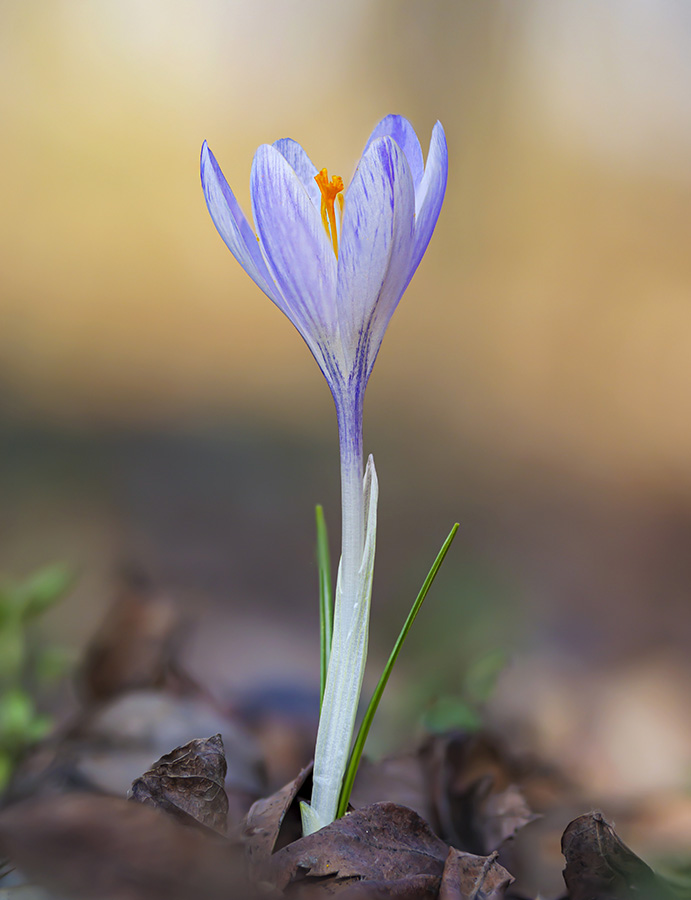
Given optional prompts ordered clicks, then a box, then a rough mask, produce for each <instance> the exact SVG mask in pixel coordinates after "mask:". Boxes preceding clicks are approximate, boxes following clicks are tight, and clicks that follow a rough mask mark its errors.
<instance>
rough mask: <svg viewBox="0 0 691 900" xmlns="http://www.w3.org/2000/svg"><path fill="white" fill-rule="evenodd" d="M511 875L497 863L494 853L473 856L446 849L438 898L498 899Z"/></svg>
mask: <svg viewBox="0 0 691 900" xmlns="http://www.w3.org/2000/svg"><path fill="white" fill-rule="evenodd" d="M512 881H513V877H512V876H511V875H510V874H509V872H507V871H506V869H505V868H503V866H500V865H499V863H498V862H497V854H496V853H491V854H490V855H489V856H474V855H473V854H472V853H464V852H463V851H462V850H455V849H454V848H453V847H451V848H450V849H449V855H448V857H447V860H446V865H445V866H444V873H443V875H442V879H441V885H440V888H439V900H501V898H502V897H504V895H505V893H506V889H507V888H508V886H509V885H510V884H511V882H512Z"/></svg>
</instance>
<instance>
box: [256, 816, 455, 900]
mask: <svg viewBox="0 0 691 900" xmlns="http://www.w3.org/2000/svg"><path fill="white" fill-rule="evenodd" d="M448 850H449V848H448V845H447V844H445V843H444V841H442V840H441V839H440V838H438V837H437V836H436V835H435V834H434V833H433V832H432V830H431V829H430V827H429V825H428V824H427V823H426V822H425V821H424V819H421V818H420V816H418V814H417V813H416V812H414V811H413V810H411V809H407V808H406V807H405V806H396V805H395V804H393V803H375V804H373V805H372V806H367V807H365V808H364V809H359V810H356V811H355V812H352V813H350V814H348V815H346V816H344V817H343V818H342V819H337V820H336V821H335V822H332V823H331V824H330V825H327V826H326V827H325V828H322V829H320V830H319V831H316V832H315V833H314V834H310V835H307V837H303V838H301V839H300V840H297V841H294V842H293V843H292V844H289V845H288V846H287V847H284V848H283V849H281V850H279V851H277V852H276V853H274V854H273V855H272V856H271V857H270V859H269V860H268V861H267V865H266V870H265V872H264V876H263V879H262V880H264V881H268V882H270V883H272V884H274V885H275V886H276V887H277V888H279V890H285V889H286V888H287V887H288V886H289V885H291V886H292V885H293V884H295V883H296V882H304V881H311V882H312V883H314V880H316V879H319V880H320V881H321V885H320V886H321V887H323V888H325V889H326V891H328V892H331V890H333V889H334V888H335V889H339V888H342V887H343V886H344V885H349V884H352V883H353V881H354V880H359V881H375V882H387V881H388V882H392V881H398V880H400V879H404V878H407V877H409V876H414V875H415V876H416V875H431V876H435V877H440V876H441V874H442V872H443V870H444V863H445V861H446V857H447V854H448ZM325 882H331V884H328V883H325Z"/></svg>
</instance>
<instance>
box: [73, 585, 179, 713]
mask: <svg viewBox="0 0 691 900" xmlns="http://www.w3.org/2000/svg"><path fill="white" fill-rule="evenodd" d="M179 636H180V621H179V616H178V613H177V611H176V609H175V606H174V605H173V603H172V602H171V601H170V600H169V599H168V598H167V597H166V596H164V595H163V594H162V593H160V592H159V591H157V590H156V589H155V588H154V587H153V586H152V585H151V584H150V582H149V581H148V579H147V578H146V577H144V576H143V575H141V574H140V573H137V572H129V573H127V574H126V575H124V576H122V578H121V586H120V588H119V590H118V592H117V594H116V597H115V600H114V601H113V603H112V605H111V607H110V609H109V610H108V612H107V613H106V616H105V618H104V620H103V623H102V624H101V626H100V628H99V629H98V631H97V632H96V634H95V635H94V637H93V638H92V640H91V642H90V644H89V646H88V647H87V649H86V654H85V658H84V663H83V666H82V669H81V673H80V676H81V677H80V680H79V683H80V688H81V692H82V693H83V695H84V698H85V699H86V700H87V702H88V703H96V702H99V703H100V702H102V701H103V700H109V699H111V698H112V697H115V696H117V695H119V694H122V693H125V692H126V691H131V690H134V689H141V688H156V687H162V686H163V684H164V683H165V682H166V680H167V679H168V677H169V675H170V668H171V661H172V659H173V656H174V654H175V650H176V649H177V644H178V642H179Z"/></svg>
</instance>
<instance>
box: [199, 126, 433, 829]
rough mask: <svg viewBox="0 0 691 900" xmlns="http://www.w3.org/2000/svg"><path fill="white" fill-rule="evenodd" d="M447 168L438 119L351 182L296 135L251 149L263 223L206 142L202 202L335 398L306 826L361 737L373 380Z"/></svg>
mask: <svg viewBox="0 0 691 900" xmlns="http://www.w3.org/2000/svg"><path fill="white" fill-rule="evenodd" d="M447 169H448V155H447V148H446V139H445V136H444V130H443V128H442V126H441V124H440V123H439V122H437V124H436V125H435V126H434V129H433V131H432V139H431V142H430V148H429V153H428V155H427V161H426V163H425V162H424V161H423V156H422V150H421V148H420V143H419V141H418V139H417V135H416V134H415V131H414V130H413V127H412V126H411V124H410V123H409V122H408V121H407V120H406V119H404V118H403V117H401V116H393V115H392V116H387V117H386V118H384V119H382V121H381V122H380V123H379V124H378V125H377V127H376V128H375V129H374V131H373V132H372V134H371V135H370V138H369V140H368V141H367V144H366V146H365V150H364V153H363V155H362V158H361V159H360V162H359V163H358V166H357V168H356V170H355V174H354V176H353V179H352V181H351V183H350V185H349V186H348V188H347V189H346V190H344V184H343V181H342V179H341V178H339V177H334V178H331V179H330V178H329V177H328V172H327V170H326V169H321V170H317V168H316V166H314V164H313V163H312V162H311V160H310V159H309V157H308V156H307V154H306V153H305V151H304V150H303V149H302V147H301V146H300V145H299V144H298V143H296V142H295V141H293V140H290V139H289V138H283V139H281V140H279V141H276V143H274V144H272V145H269V144H263V145H262V146H261V147H259V149H258V150H257V152H256V153H255V156H254V162H253V164H252V172H251V176H250V193H251V197H252V211H253V215H254V222H255V228H256V233H255V229H253V228H252V226H251V225H250V223H249V221H248V220H247V218H246V217H245V215H244V213H243V212H242V210H241V209H240V206H239V204H238V202H237V200H236V199H235V196H234V195H233V192H232V191H231V189H230V187H229V186H228V183H227V182H226V180H225V178H224V177H223V173H222V172H221V169H220V168H219V166H218V163H217V162H216V160H215V158H214V156H213V154H212V153H211V151H210V150H209V148H208V146H207V144H206V142H205V143H204V145H203V147H202V156H201V176H202V185H203V188H204V196H205V198H206V204H207V207H208V209H209V212H210V214H211V218H212V219H213V221H214V224H215V225H216V228H217V229H218V231H219V233H220V235H221V237H222V238H223V240H224V241H225V243H226V245H227V247H228V249H229V250H230V251H231V253H232V254H233V256H235V258H236V259H237V261H238V262H239V263H240V265H241V266H242V267H243V269H244V270H245V271H246V272H247V274H248V275H249V276H250V277H251V278H252V279H253V280H254V281H255V282H256V283H257V285H258V286H259V287H260V288H261V289H262V290H263V291H264V293H265V294H266V295H267V296H268V297H269V298H270V299H271V300H272V301H273V302H274V303H275V304H276V306H278V308H279V309H280V310H282V311H283V312H284V313H285V315H286V316H287V317H288V318H289V319H290V321H291V322H292V323H293V325H294V326H295V327H296V328H297V330H298V331H299V332H300V334H301V335H302V337H303V339H304V341H305V343H306V344H307V346H308V347H309V349H310V350H311V351H312V354H313V356H314V358H315V359H316V361H317V363H318V364H319V367H320V369H321V370H322V373H323V374H324V377H325V378H326V381H327V383H328V385H329V388H330V389H331V393H332V395H333V398H334V402H335V405H336V414H337V419H338V431H339V443H340V453H341V505H342V533H341V538H342V551H341V561H340V565H339V572H338V580H337V584H336V598H335V608H334V626H333V636H332V645H331V656H330V660H329V668H328V673H327V679H326V686H325V692H324V699H323V703H322V714H321V718H320V723H319V732H318V737H317V746H316V750H315V764H314V774H313V783H314V790H313V794H312V800H311V806H310V807H307V808H306V809H303V825H304V828H305V831H306V832H309V831H314V830H316V829H317V828H321V827H323V826H324V825H327V824H328V823H329V822H331V821H333V819H334V817H335V814H336V808H337V804H338V797H339V792H340V787H341V781H342V778H343V773H344V770H345V766H346V762H347V757H348V752H349V749H350V744H351V741H352V733H353V726H354V722H355V714H356V711H357V704H358V700H359V695H360V687H361V683H362V675H363V671H364V664H365V657H366V652H367V632H368V622H369V604H370V597H371V590H372V572H373V566H374V544H375V532H376V506H377V495H378V487H377V479H376V472H375V469H374V463H373V461H372V458H371V457H370V459H369V461H368V464H367V469H366V472H365V474H364V483H363V454H362V413H363V401H364V394H365V388H366V386H367V382H368V380H369V377H370V374H371V372H372V367H373V366H374V362H375V359H376V357H377V353H378V352H379V348H380V346H381V342H382V339H383V337H384V332H385V331H386V327H387V325H388V323H389V320H390V319H391V316H392V315H393V312H394V310H395V309H396V306H397V305H398V302H399V300H400V299H401V296H402V294H403V292H404V290H405V289H406V287H407V286H408V283H409V282H410V279H411V278H412V276H413V274H414V272H415V270H416V269H417V267H418V265H419V263H420V260H421V259H422V256H423V254H424V252H425V250H426V248H427V245H428V243H429V241H430V238H431V237H432V232H433V231H434V227H435V225H436V222H437V218H438V216H439V212H440V210H441V205H442V201H443V199H444V192H445V189H446V178H447Z"/></svg>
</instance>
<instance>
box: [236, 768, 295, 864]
mask: <svg viewBox="0 0 691 900" xmlns="http://www.w3.org/2000/svg"><path fill="white" fill-rule="evenodd" d="M311 774H312V765H311V764H310V765H309V766H307V767H306V768H304V769H303V770H302V771H301V772H300V774H299V775H298V776H297V778H294V779H293V780H292V781H290V782H288V784H286V785H285V786H284V787H282V788H281V790H280V791H276V793H275V794H272V795H271V796H270V797H264V798H262V799H261V800H257V802H256V803H254V804H253V805H252V806H251V808H250V811H249V812H248V813H247V817H246V819H245V823H244V828H243V839H244V843H245V850H246V853H247V860H248V865H249V868H250V872H251V873H252V877H253V878H255V880H261V873H262V871H264V870H265V869H266V867H267V865H268V860H269V857H270V856H271V854H272V853H273V852H274V850H276V849H280V847H281V846H282V845H283V844H287V843H291V842H292V841H294V840H298V838H299V837H300V835H301V834H302V826H301V823H300V812H299V808H297V803H296V798H297V796H298V793H299V792H300V791H301V790H302V789H303V788H305V789H306V791H308V790H309V788H308V779H309V778H310V777H311ZM307 797H309V793H307ZM291 807H294V809H293V810H292V812H293V816H292V818H293V821H291V822H287V821H286V817H287V815H288V813H289V811H290V810H291ZM282 828H283V830H284V834H283V835H282V843H279V833H280V832H281V829H282Z"/></svg>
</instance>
